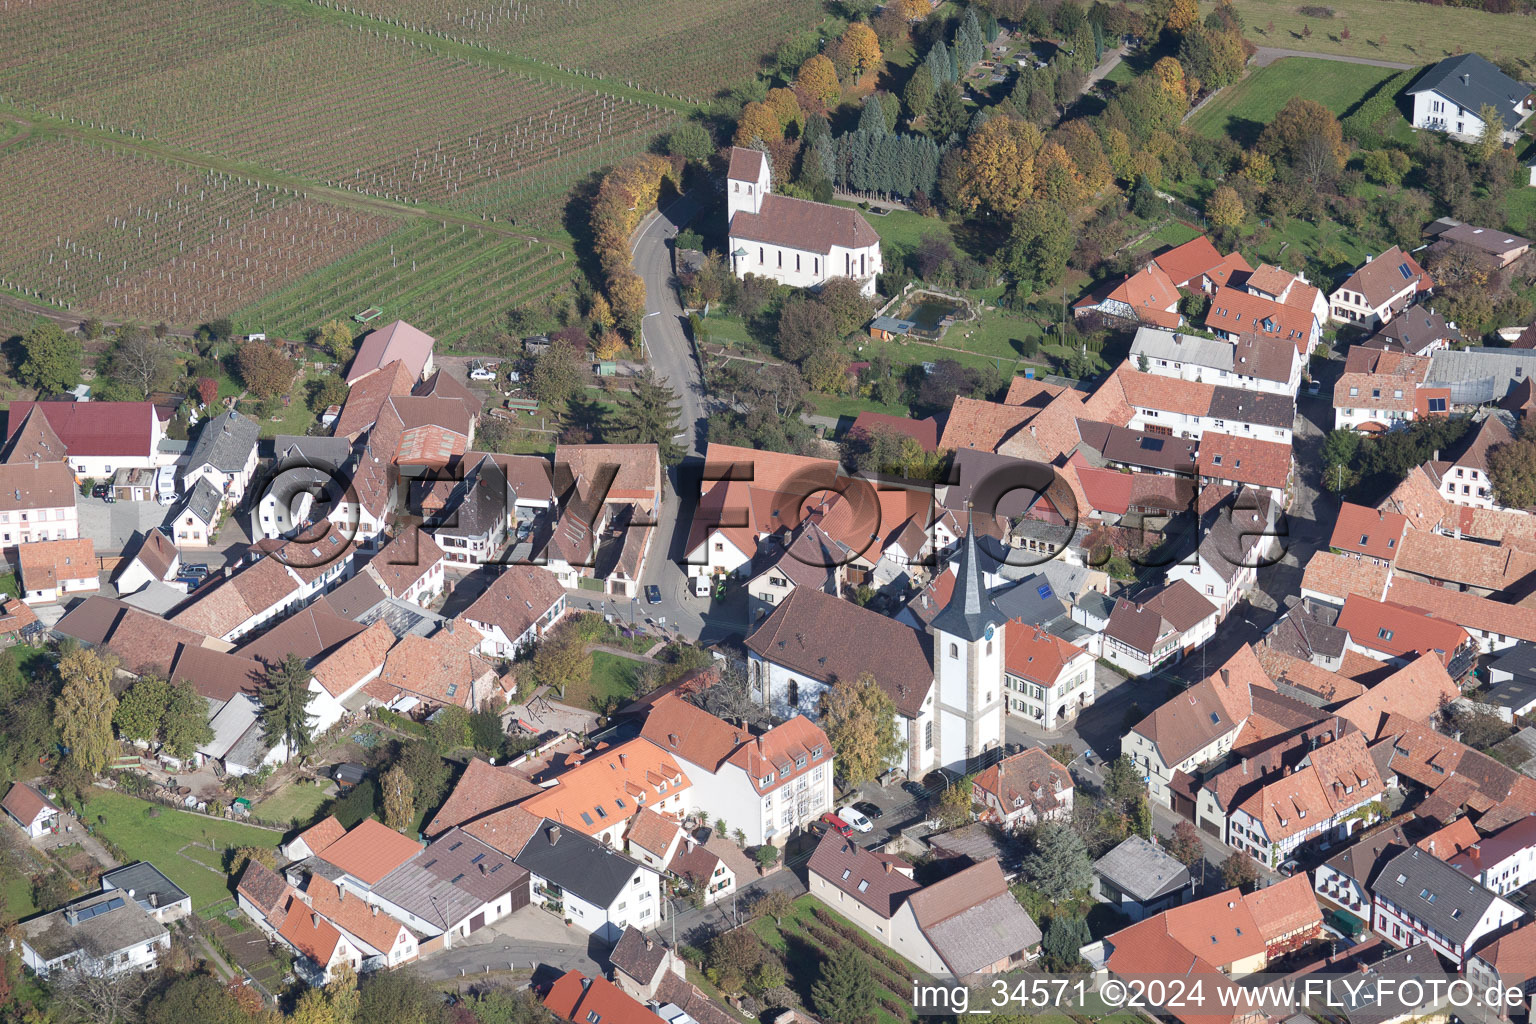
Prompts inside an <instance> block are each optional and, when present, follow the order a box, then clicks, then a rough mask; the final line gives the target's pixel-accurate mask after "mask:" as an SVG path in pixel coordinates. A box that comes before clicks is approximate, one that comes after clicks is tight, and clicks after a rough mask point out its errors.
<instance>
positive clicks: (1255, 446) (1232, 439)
mask: <svg viewBox="0 0 1536 1024" xmlns="http://www.w3.org/2000/svg"><path fill="white" fill-rule="evenodd" d="M1198 465H1199V467H1200V475H1201V476H1203V477H1207V478H1210V479H1215V480H1235V481H1236V482H1238V483H1240V484H1254V485H1257V486H1260V487H1273V488H1275V489H1276V490H1280V489H1283V488H1284V487H1285V485H1286V482H1287V481H1288V480H1290V477H1291V446H1290V445H1288V444H1283V443H1281V442H1279V441H1260V440H1258V439H1257V438H1252V437H1242V436H1239V435H1237V434H1217V433H1214V432H1212V431H1209V430H1207V431H1205V432H1204V433H1203V434H1201V435H1200V459H1199V463H1198Z"/></svg>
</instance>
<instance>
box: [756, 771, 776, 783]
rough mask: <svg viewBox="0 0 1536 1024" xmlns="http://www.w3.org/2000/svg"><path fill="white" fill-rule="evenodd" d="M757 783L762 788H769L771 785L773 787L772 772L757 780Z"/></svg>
mask: <svg viewBox="0 0 1536 1024" xmlns="http://www.w3.org/2000/svg"><path fill="white" fill-rule="evenodd" d="M757 781H758V784H759V785H762V786H771V785H773V772H769V773H768V774H767V775H764V776H763V777H762V778H761V779H758V780H757Z"/></svg>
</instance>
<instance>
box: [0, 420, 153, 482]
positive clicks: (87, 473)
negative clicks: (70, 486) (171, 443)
mask: <svg viewBox="0 0 1536 1024" xmlns="http://www.w3.org/2000/svg"><path fill="white" fill-rule="evenodd" d="M34 411H35V412H37V413H38V414H39V415H40V416H41V417H42V418H43V419H44V420H45V421H46V423H47V427H48V432H49V433H50V434H51V436H52V437H54V438H57V440H58V442H59V445H60V446H61V447H62V449H63V452H59V453H55V452H54V451H53V446H52V444H51V443H50V444H49V445H48V447H47V448H46V454H44V455H43V457H42V461H56V460H58V459H63V458H66V454H65V453H67V461H68V462H69V467H70V469H72V470H74V472H75V476H76V477H78V478H80V479H82V480H108V479H111V477H112V474H114V473H116V472H117V471H118V470H119V469H124V468H128V469H158V468H159V467H161V466H167V465H170V464H171V463H172V462H174V461H175V454H174V453H167V452H162V451H161V450H160V442H161V441H162V440H163V439H164V437H165V425H164V424H163V423H162V422H161V421H160V417H159V415H158V414H157V413H156V412H155V407H154V405H153V403H150V402H12V403H11V406H10V410H9V412H7V414H6V438H7V440H8V441H10V442H11V443H12V447H13V451H15V450H17V449H16V448H15V445H16V442H17V440H18V437H17V435H18V434H21V433H22V427H23V425H24V424H26V423H27V421H28V419H29V418H30V416H31V414H32V413H33V412H34ZM41 426H42V425H41V424H39V425H37V426H36V427H34V428H30V429H29V431H28V432H27V437H28V439H36V438H37V437H38V436H41V435H40V434H39V432H40V431H41ZM29 447H30V446H29ZM9 461H15V460H14V459H13V460H9Z"/></svg>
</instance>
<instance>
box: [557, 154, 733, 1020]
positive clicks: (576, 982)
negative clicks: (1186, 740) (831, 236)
mask: <svg viewBox="0 0 1536 1024" xmlns="http://www.w3.org/2000/svg"><path fill="white" fill-rule="evenodd" d="M738 152H739V151H738ZM544 1008H545V1009H546V1010H548V1011H549V1012H550V1013H553V1014H554V1015H555V1016H556V1017H559V1018H560V1019H561V1020H567V1021H576V1022H577V1024H598V1022H601V1024H662V1019H661V1018H660V1017H658V1016H657V1015H656V1014H654V1013H652V1012H651V1011H650V1010H647V1009H646V1008H645V1004H644V1003H642V1002H640V1001H639V1000H637V999H635V998H634V997H632V996H630V995H627V994H625V993H624V992H623V991H622V990H621V989H620V988H619V987H618V986H617V985H615V984H614V983H613V982H611V981H608V980H607V979H606V978H588V977H587V976H586V975H584V974H582V973H581V972H580V971H567V972H565V973H564V974H563V975H561V976H560V977H559V978H557V979H556V980H555V983H554V984H553V985H551V986H550V989H549V994H548V995H546V996H545V997H544Z"/></svg>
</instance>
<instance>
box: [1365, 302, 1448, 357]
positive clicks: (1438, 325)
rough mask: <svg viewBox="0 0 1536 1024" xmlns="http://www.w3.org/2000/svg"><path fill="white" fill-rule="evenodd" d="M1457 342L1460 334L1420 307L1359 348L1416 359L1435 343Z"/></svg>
mask: <svg viewBox="0 0 1536 1024" xmlns="http://www.w3.org/2000/svg"><path fill="white" fill-rule="evenodd" d="M1461 340H1462V338H1461V332H1460V331H1458V330H1457V329H1456V328H1455V327H1452V326H1451V325H1450V324H1449V323H1447V322H1446V319H1445V317H1443V316H1441V315H1440V314H1439V313H1436V312H1435V311H1434V310H1432V309H1427V308H1425V307H1424V306H1413V307H1411V308H1409V309H1405V310H1403V311H1402V312H1401V313H1399V314H1398V315H1397V316H1395V317H1393V318H1392V322H1391V323H1389V324H1387V325H1386V326H1384V327H1382V329H1381V330H1379V331H1377V332H1376V333H1375V334H1374V335H1373V336H1371V337H1370V338H1367V339H1366V340H1365V341H1363V342H1361V344H1363V345H1369V346H1371V347H1373V348H1376V347H1380V348H1396V349H1399V350H1401V351H1403V352H1407V353H1409V354H1410V355H1419V354H1421V353H1422V352H1423V351H1424V350H1425V349H1427V348H1428V347H1429V346H1431V345H1433V344H1434V343H1435V342H1437V341H1445V342H1447V343H1450V344H1455V343H1456V342H1458V341H1461Z"/></svg>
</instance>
